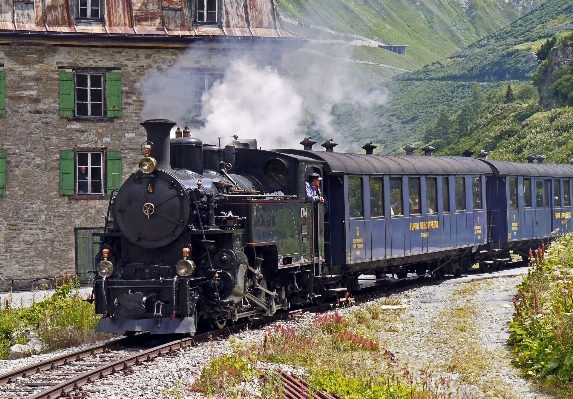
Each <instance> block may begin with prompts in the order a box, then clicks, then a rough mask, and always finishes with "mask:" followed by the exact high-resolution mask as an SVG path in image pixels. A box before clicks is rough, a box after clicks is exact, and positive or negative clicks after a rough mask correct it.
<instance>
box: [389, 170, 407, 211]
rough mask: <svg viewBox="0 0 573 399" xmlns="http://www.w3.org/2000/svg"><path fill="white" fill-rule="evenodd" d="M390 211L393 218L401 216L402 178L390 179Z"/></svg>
mask: <svg viewBox="0 0 573 399" xmlns="http://www.w3.org/2000/svg"><path fill="white" fill-rule="evenodd" d="M390 204H391V205H390V211H391V212H392V215H393V216H396V215H403V214H404V212H403V210H402V178H401V177H391V178H390Z"/></svg>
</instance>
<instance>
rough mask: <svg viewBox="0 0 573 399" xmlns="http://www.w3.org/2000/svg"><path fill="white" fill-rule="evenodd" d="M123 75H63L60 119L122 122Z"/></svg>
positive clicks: (80, 71)
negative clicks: (112, 119)
mask: <svg viewBox="0 0 573 399" xmlns="http://www.w3.org/2000/svg"><path fill="white" fill-rule="evenodd" d="M121 107H122V99H121V74H120V73H118V72H103V71H99V72H98V71H86V70H78V71H75V72H60V116H61V117H67V118H73V117H79V118H83V117H87V118H101V117H108V118H119V117H121V116H122V110H121Z"/></svg>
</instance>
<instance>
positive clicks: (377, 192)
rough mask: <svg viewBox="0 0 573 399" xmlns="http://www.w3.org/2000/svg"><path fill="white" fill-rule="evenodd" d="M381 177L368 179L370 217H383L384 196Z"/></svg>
mask: <svg viewBox="0 0 573 399" xmlns="http://www.w3.org/2000/svg"><path fill="white" fill-rule="evenodd" d="M383 187H384V185H383V182H382V178H381V177H371V178H370V216H372V217H378V216H384V195H383V191H382V190H383Z"/></svg>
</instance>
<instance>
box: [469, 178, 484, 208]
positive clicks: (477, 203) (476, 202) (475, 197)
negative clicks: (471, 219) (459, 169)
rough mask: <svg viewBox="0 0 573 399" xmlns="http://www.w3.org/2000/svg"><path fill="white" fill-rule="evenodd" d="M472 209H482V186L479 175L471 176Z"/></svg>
mask: <svg viewBox="0 0 573 399" xmlns="http://www.w3.org/2000/svg"><path fill="white" fill-rule="evenodd" d="M471 182H472V209H473V210H474V211H475V210H478V211H480V210H483V209H484V206H483V187H482V178H481V176H472V177H471Z"/></svg>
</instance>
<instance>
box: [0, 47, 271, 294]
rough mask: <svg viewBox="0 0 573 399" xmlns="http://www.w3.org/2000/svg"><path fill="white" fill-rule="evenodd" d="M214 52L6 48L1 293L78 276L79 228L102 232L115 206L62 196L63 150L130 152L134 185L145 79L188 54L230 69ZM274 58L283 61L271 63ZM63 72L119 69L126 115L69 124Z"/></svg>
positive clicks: (1, 53)
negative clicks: (62, 112) (63, 106)
mask: <svg viewBox="0 0 573 399" xmlns="http://www.w3.org/2000/svg"><path fill="white" fill-rule="evenodd" d="M205 51H208V50H197V51H196V53H195V56H194V50H193V48H191V50H189V49H177V48H174V49H168V48H108V47H76V46H73V45H70V46H63V45H18V44H6V45H2V44H0V62H1V63H3V64H4V67H3V68H2V69H3V70H5V71H6V116H5V117H2V118H0V137H1V138H0V149H3V150H6V151H7V190H6V191H7V193H6V196H0V291H5V290H7V289H9V288H10V287H11V286H13V287H14V288H15V289H20V288H28V287H30V286H31V285H35V286H36V287H37V286H39V284H40V283H41V282H44V283H45V282H46V280H41V279H50V278H53V277H57V278H60V277H61V276H62V275H63V274H64V273H66V272H67V273H68V274H74V271H75V270H74V269H75V251H74V228H76V227H103V222H104V216H105V214H106V212H107V207H108V202H107V200H74V199H71V198H69V197H67V196H63V195H60V194H59V154H60V150H73V149H74V147H75V146H77V147H84V148H107V149H108V150H110V151H121V152H122V161H123V178H124V179H125V178H126V177H127V176H128V175H129V174H130V173H132V172H133V171H134V170H135V168H136V166H137V161H138V160H139V159H140V157H141V152H140V148H141V144H142V143H143V142H144V141H145V138H146V137H145V131H144V129H143V128H142V127H141V126H140V123H141V122H142V116H141V111H142V107H143V99H142V98H141V94H140V90H139V87H140V82H141V79H142V77H143V76H144V75H145V74H146V72H147V71H149V70H150V69H152V68H157V67H159V68H161V69H164V70H165V69H168V68H169V67H170V66H173V65H175V64H176V62H177V59H178V57H179V56H181V55H182V54H184V53H185V54H186V59H187V60H193V59H195V60H196V62H194V63H193V65H190V66H197V65H200V66H202V67H219V68H222V67H225V66H226V65H227V63H228V61H227V57H226V56H227V55H228V54H226V53H225V51H208V52H207V53H205ZM207 55H208V56H207ZM279 59H280V58H279ZM266 61H268V63H275V64H276V63H277V62H278V61H277V59H276V58H275V59H273V58H272V57H270V58H268V59H267V60H266ZM62 67H107V68H119V72H121V74H122V101H123V107H122V110H123V116H122V117H121V118H116V119H113V120H111V121H100V122H94V121H89V120H68V118H61V117H60V116H59V94H58V91H59V82H58V73H59V71H61V70H62V69H61V68H62ZM59 68H60V69H59ZM185 89H186V88H185V87H182V88H181V90H185ZM153 117H156V118H164V117H165V116H162V115H155V116H153Z"/></svg>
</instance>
